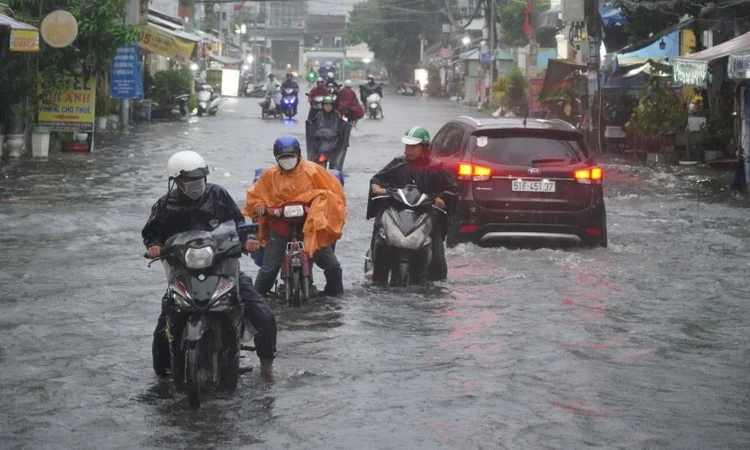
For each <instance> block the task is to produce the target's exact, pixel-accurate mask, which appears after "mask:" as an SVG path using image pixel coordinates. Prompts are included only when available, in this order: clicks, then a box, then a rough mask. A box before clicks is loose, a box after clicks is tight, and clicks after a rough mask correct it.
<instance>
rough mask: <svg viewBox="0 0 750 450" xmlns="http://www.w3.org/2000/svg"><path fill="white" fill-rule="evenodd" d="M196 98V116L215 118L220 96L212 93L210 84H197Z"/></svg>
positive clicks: (212, 89)
mask: <svg viewBox="0 0 750 450" xmlns="http://www.w3.org/2000/svg"><path fill="white" fill-rule="evenodd" d="M195 90H196V97H197V98H198V115H199V116H203V115H206V114H208V115H209V116H215V115H216V113H218V112H219V104H220V103H221V100H222V99H221V95H219V94H218V93H216V92H214V88H212V87H211V85H210V84H205V83H203V84H199V85H197V86H196V89H195Z"/></svg>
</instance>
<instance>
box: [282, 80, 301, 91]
mask: <svg viewBox="0 0 750 450" xmlns="http://www.w3.org/2000/svg"><path fill="white" fill-rule="evenodd" d="M284 89H296V90H297V91H299V84H297V82H296V81H294V80H284V82H283V83H281V90H282V91H283V90H284Z"/></svg>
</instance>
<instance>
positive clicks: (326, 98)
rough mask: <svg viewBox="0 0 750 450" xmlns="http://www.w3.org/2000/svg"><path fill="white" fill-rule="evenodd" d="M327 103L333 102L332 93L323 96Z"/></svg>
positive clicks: (324, 101) (324, 102)
mask: <svg viewBox="0 0 750 450" xmlns="http://www.w3.org/2000/svg"><path fill="white" fill-rule="evenodd" d="M326 103H330V104H333V97H331V96H330V95H326V96H325V97H323V104H324V105H325V104H326Z"/></svg>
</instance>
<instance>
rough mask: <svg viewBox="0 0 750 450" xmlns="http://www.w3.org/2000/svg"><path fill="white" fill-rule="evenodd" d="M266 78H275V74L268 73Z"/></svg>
mask: <svg viewBox="0 0 750 450" xmlns="http://www.w3.org/2000/svg"><path fill="white" fill-rule="evenodd" d="M268 78H270V79H274V78H276V75H274V74H272V73H271V74H269V75H268Z"/></svg>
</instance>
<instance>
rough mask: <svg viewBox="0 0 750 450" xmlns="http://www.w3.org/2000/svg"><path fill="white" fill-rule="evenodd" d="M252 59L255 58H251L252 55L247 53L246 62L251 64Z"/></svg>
mask: <svg viewBox="0 0 750 450" xmlns="http://www.w3.org/2000/svg"><path fill="white" fill-rule="evenodd" d="M253 60H255V58H253V55H247V62H248V64H252V63H253Z"/></svg>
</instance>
